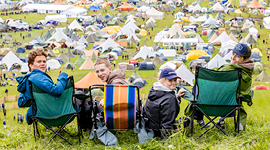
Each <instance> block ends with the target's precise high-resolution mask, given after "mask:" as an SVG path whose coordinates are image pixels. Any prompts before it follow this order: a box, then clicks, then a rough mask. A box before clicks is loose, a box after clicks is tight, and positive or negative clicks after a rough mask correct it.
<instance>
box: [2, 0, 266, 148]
mask: <svg viewBox="0 0 270 150" xmlns="http://www.w3.org/2000/svg"><path fill="white" fill-rule="evenodd" d="M188 3H191V2H190V1H189V2H188ZM208 3H209V2H201V6H202V7H206V6H207V5H208ZM234 4H235V5H238V0H236V1H233V5H234ZM107 10H109V9H108V8H107ZM179 10H180V8H177V9H176V10H174V11H175V12H176V13H177V12H178V11H179ZM108 12H109V13H113V14H118V12H116V11H114V10H109V11H108ZM92 13H93V12H92V11H89V12H88V15H91V14H92ZM97 13H102V14H103V15H104V14H106V13H103V12H102V10H100V11H98V12H97ZM135 13H136V12H131V14H135ZM125 14H126V13H123V16H124V15H125ZM212 15H213V16H215V15H216V14H212ZM249 15H250V17H251V18H257V19H259V18H263V16H262V15H258V16H257V15H255V14H249V13H243V14H242V15H241V16H242V17H246V18H248V17H249ZM24 16H26V19H24ZM235 16H237V14H234V13H230V15H225V20H228V19H231V18H233V17H235ZM44 17H45V15H43V14H28V15H25V14H22V15H13V16H3V17H2V18H3V19H4V20H5V19H7V18H13V19H16V18H21V19H22V20H23V21H26V22H28V23H30V24H35V23H36V22H37V21H39V20H43V19H44ZM72 20H73V18H71V19H69V22H71V21H72ZM173 20H174V16H172V15H166V16H165V18H164V19H163V20H160V21H158V20H157V22H156V24H157V27H155V28H154V31H151V35H150V36H152V39H153V38H154V36H155V35H156V34H157V33H158V32H159V31H161V30H163V29H165V28H170V27H171V24H172V22H173ZM137 21H138V22H139V23H140V24H144V23H145V22H143V20H142V19H138V20H137ZM258 22H262V21H261V20H259V21H258ZM258 22H257V21H256V24H255V25H256V28H257V29H258V30H259V33H260V34H261V39H258V43H259V44H256V45H254V46H253V47H257V48H259V49H261V50H262V52H263V54H264V56H263V57H262V60H263V63H265V64H268V65H269V64H270V63H269V61H267V59H266V56H267V55H266V51H265V49H266V48H267V47H269V46H268V44H262V39H266V38H268V39H269V36H268V35H269V31H270V30H269V29H268V30H267V29H259V25H258V24H257V23H258ZM61 25H62V26H63V27H65V26H66V24H65V23H62V24H61ZM122 25H123V24H122ZM122 25H121V26H122ZM46 31H47V30H33V31H30V32H29V33H31V34H32V37H31V38H28V37H27V38H26V39H25V40H22V38H21V37H20V33H22V34H23V35H24V34H25V32H17V33H16V34H15V33H12V32H9V33H8V34H11V35H13V39H16V40H17V41H19V42H22V44H24V43H26V42H30V41H31V40H32V38H34V37H38V36H40V35H41V34H43V35H44V34H45V33H46ZM79 34H80V35H81V34H82V32H79ZM242 35H243V36H245V35H246V33H245V34H242ZM202 38H203V39H204V40H205V42H207V38H208V37H206V36H203V37H202ZM0 42H2V41H0ZM144 44H146V45H147V46H153V45H154V44H155V43H154V42H153V41H151V40H150V38H149V35H148V40H146V38H145V37H143V38H142V39H141V41H140V46H143V45H144ZM91 46H92V44H90V45H89V48H88V49H90V48H91ZM160 46H162V44H160ZM133 47H135V46H133ZM219 48H220V47H215V52H214V54H213V56H214V55H216V54H217V50H218V49H219ZM27 53H28V51H27ZM126 53H128V54H129V55H130V58H131V57H133V56H134V55H135V49H134V48H132V49H128V52H126ZM126 53H124V54H126ZM20 56H26V53H25V54H22V55H20ZM77 57H78V56H77ZM77 57H76V58H71V61H72V62H75V60H76V59H77ZM170 59H171V58H170ZM170 59H169V60H170ZM122 61H123V62H128V60H122V59H121V58H120V59H118V60H117V61H116V62H117V63H119V62H122ZM189 62H190V61H187V62H186V63H185V64H186V65H188V64H189ZM76 67H77V68H76V69H74V70H73V71H71V70H67V69H56V70H54V71H51V72H49V75H50V76H51V77H52V78H53V80H54V81H56V80H57V76H58V74H59V71H60V70H61V71H62V72H66V73H68V74H69V75H73V76H74V79H75V82H77V81H79V80H80V79H82V78H83V77H84V76H85V75H86V74H87V73H88V72H89V71H85V70H78V68H79V66H76ZM159 67H160V66H158V67H157V68H159ZM265 70H266V71H267V73H268V74H270V69H269V68H267V67H265ZM125 73H126V77H127V78H128V77H129V76H131V75H132V73H133V71H126V72H125ZM137 73H138V74H139V75H140V76H141V77H142V78H143V79H145V80H146V81H147V82H148V84H147V85H146V86H145V87H144V88H143V89H142V90H141V91H140V93H142V94H143V95H145V96H147V95H148V92H149V89H150V87H151V86H152V85H153V83H154V82H156V81H157V70H155V71H137ZM18 74H19V73H18ZM256 76H257V75H253V83H252V85H253V86H255V85H261V84H263V85H267V86H270V83H269V82H255V81H254V79H255V78H256ZM12 83H13V84H14V85H13V86H6V87H0V98H2V97H4V96H5V93H4V91H5V89H6V88H7V89H9V95H15V94H19V93H18V92H17V90H16V86H15V84H16V82H12ZM188 88H189V89H191V87H188ZM268 93H269V92H268V91H255V94H254V98H253V101H254V104H253V106H252V107H249V106H246V104H244V107H245V109H246V111H247V112H248V119H247V128H246V130H245V131H243V132H241V133H240V134H239V135H238V136H234V134H233V131H234V130H233V125H232V123H233V120H232V119H228V120H227V121H226V123H227V129H226V131H228V133H229V136H228V137H227V136H225V135H223V134H222V133H221V132H220V131H218V130H217V129H214V130H212V131H209V133H207V134H206V135H204V136H203V137H201V138H200V139H196V137H197V136H198V135H199V133H201V132H199V131H195V136H194V137H190V135H189V134H188V129H187V130H185V131H181V132H177V133H175V134H173V135H172V138H169V139H167V140H164V141H160V139H159V138H154V139H152V140H150V141H149V142H146V143H144V144H139V143H138V138H137V135H136V134H134V133H133V132H132V131H121V132H114V133H115V134H116V137H117V138H118V141H119V146H117V147H105V146H104V145H103V144H102V143H100V142H98V144H97V145H95V144H94V141H93V140H88V136H89V131H88V132H84V133H83V134H84V138H83V139H82V143H81V144H80V145H79V144H77V140H76V139H71V138H68V139H69V140H70V141H71V142H72V143H74V144H75V145H74V146H73V147H72V146H70V145H69V144H67V143H66V142H64V141H63V140H62V139H60V138H59V137H56V139H54V140H53V141H52V142H51V143H49V144H48V143H47V142H48V140H49V138H50V136H51V133H50V132H49V131H47V130H46V129H45V128H43V127H41V126H39V129H40V130H41V131H42V135H41V137H40V138H38V140H37V141H36V142H35V139H34V137H33V128H32V126H28V125H26V123H25V122H24V124H18V123H16V121H13V115H14V114H17V112H19V113H20V114H25V113H26V111H27V108H20V109H13V110H7V118H4V117H3V113H1V114H0V122H1V125H0V148H1V149H269V147H270V145H269V139H270V135H269V131H270V123H269V119H270V117H269V115H268V114H270V111H269V109H268V105H267V104H268V99H269V97H270V96H269V94H268ZM8 103H12V102H8ZM187 104H188V102H187V101H185V100H182V102H181V105H180V108H181V111H180V113H179V116H183V111H184V109H185V107H186V106H187ZM3 120H6V122H7V129H3V125H2V121H3ZM197 128H198V127H197V126H196V129H197ZM68 130H69V131H71V132H73V133H75V131H76V121H73V122H72V123H71V124H70V125H68Z"/></svg>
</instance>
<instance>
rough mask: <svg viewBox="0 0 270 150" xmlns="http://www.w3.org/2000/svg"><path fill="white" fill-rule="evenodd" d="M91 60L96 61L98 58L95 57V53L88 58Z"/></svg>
mask: <svg viewBox="0 0 270 150" xmlns="http://www.w3.org/2000/svg"><path fill="white" fill-rule="evenodd" d="M90 59H91V60H97V59H98V56H97V55H96V53H93V54H92V55H91V57H90Z"/></svg>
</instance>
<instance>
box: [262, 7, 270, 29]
mask: <svg viewBox="0 0 270 150" xmlns="http://www.w3.org/2000/svg"><path fill="white" fill-rule="evenodd" d="M269 11H270V10H269ZM263 25H264V27H265V28H266V29H270V17H265V18H263Z"/></svg>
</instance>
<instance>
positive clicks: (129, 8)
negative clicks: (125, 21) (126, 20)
mask: <svg viewBox="0 0 270 150" xmlns="http://www.w3.org/2000/svg"><path fill="white" fill-rule="evenodd" d="M134 9H136V8H135V7H133V6H131V5H129V4H128V3H127V2H124V4H123V5H122V6H119V7H117V10H118V11H119V10H121V11H132V10H134Z"/></svg>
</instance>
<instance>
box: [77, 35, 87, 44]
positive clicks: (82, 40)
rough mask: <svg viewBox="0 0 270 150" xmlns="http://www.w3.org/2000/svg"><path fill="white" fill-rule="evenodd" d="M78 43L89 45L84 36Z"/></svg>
mask: <svg viewBox="0 0 270 150" xmlns="http://www.w3.org/2000/svg"><path fill="white" fill-rule="evenodd" d="M77 43H87V44H88V42H87V41H86V39H85V38H84V36H83V35H82V37H81V38H80V39H79V41H78V42H77Z"/></svg>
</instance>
